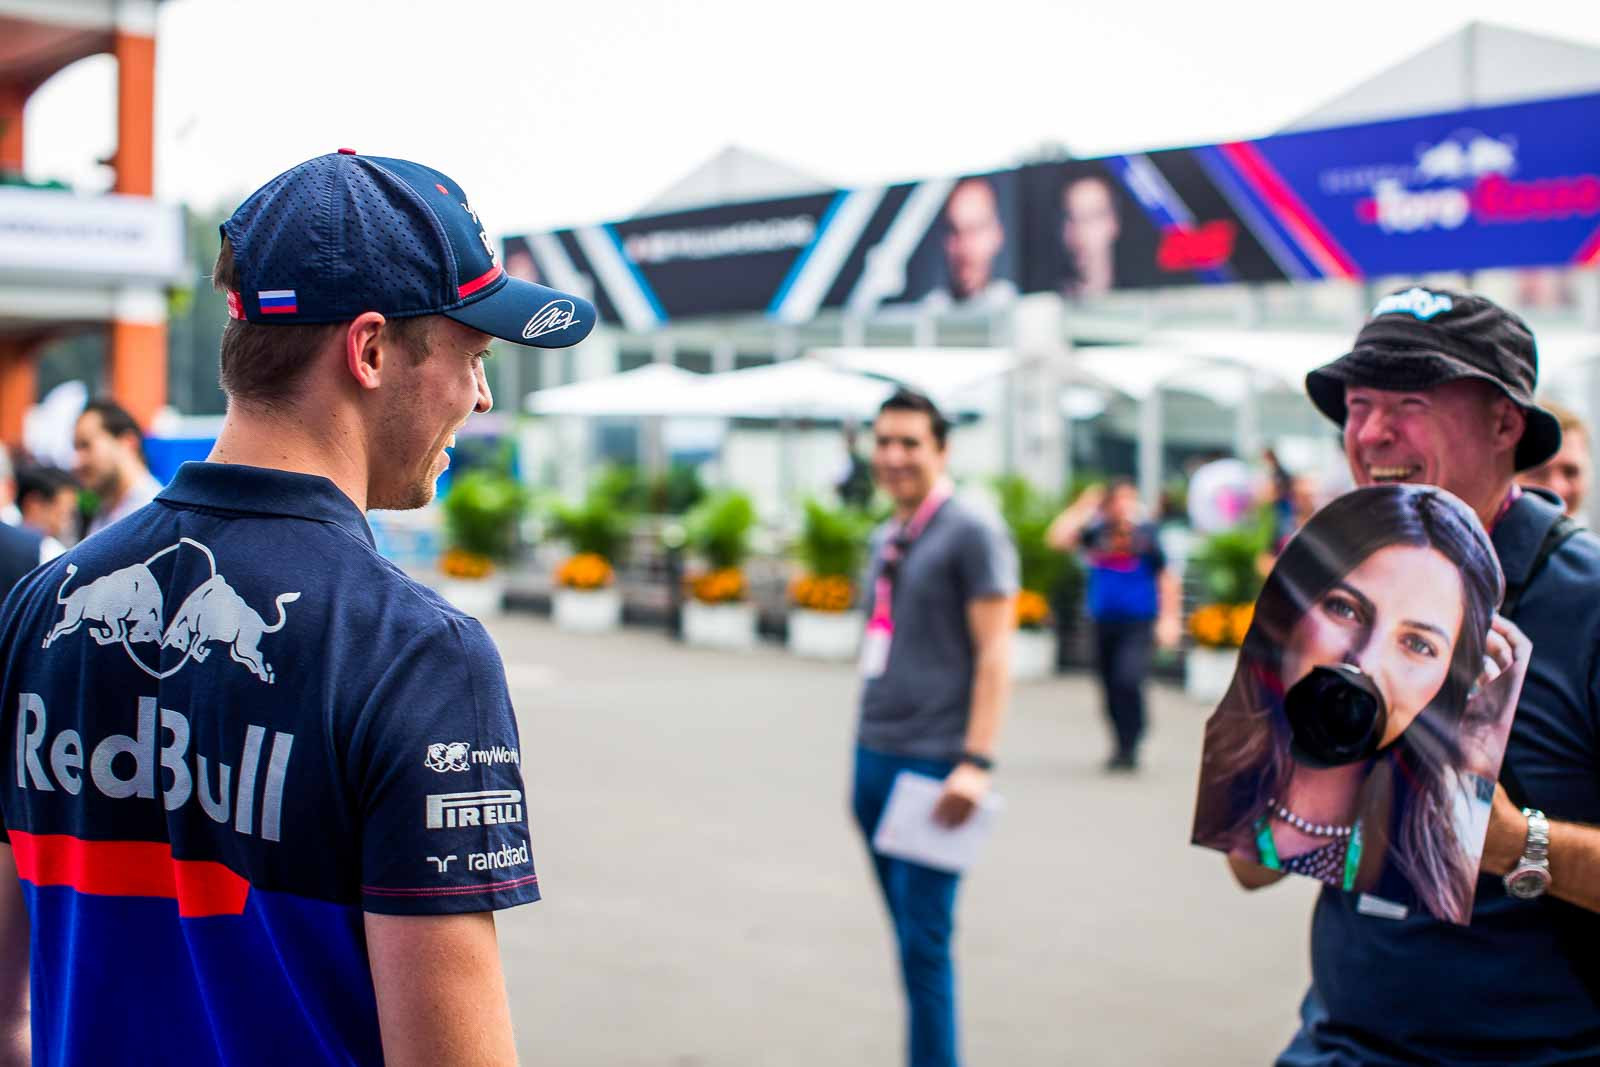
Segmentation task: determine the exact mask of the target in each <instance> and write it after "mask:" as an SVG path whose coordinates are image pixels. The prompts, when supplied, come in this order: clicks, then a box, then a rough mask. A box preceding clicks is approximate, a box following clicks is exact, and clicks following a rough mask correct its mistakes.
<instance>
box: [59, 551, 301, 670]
mask: <svg viewBox="0 0 1600 1067" xmlns="http://www.w3.org/2000/svg"><path fill="white" fill-rule="evenodd" d="M185 548H188V549H193V550H194V551H197V552H198V553H199V554H200V556H201V557H202V558H203V559H204V562H205V568H206V570H207V571H208V572H209V573H208V575H207V576H206V577H205V579H204V580H203V581H201V582H200V584H199V585H198V586H196V587H195V588H194V589H192V590H191V591H190V592H189V593H188V595H187V596H186V597H185V598H184V599H183V602H182V606H181V607H180V608H179V609H178V612H177V614H176V615H175V616H174V617H173V618H172V620H171V622H170V623H169V622H168V621H167V619H166V614H165V609H166V593H165V592H164V591H163V590H162V588H161V584H160V583H159V582H158V581H157V580H156V576H155V573H154V572H153V571H152V570H151V569H150V568H151V565H152V564H154V563H155V562H156V561H158V560H160V559H162V558H163V557H166V556H169V555H171V556H174V560H175V561H176V559H177V558H178V557H177V556H176V554H177V553H179V552H180V551H181V550H183V549H185ZM175 572H176V568H174V573H175ZM77 574H78V566H77V564H75V563H69V564H68V565H67V576H66V577H65V578H64V579H62V582H61V587H60V588H59V589H57V590H56V603H57V604H59V605H60V606H61V608H62V609H63V610H62V616H61V621H60V622H58V623H56V624H55V626H54V627H52V628H51V630H50V632H49V633H48V634H46V635H45V638H44V645H43V647H45V648H49V647H50V646H51V645H53V644H55V643H56V642H57V641H59V640H60V639H61V638H63V637H67V636H69V635H71V634H74V633H77V632H78V630H80V629H82V628H83V627H85V626H87V627H88V633H89V636H90V637H92V638H93V639H94V641H95V643H96V644H100V645H113V644H120V645H121V646H122V648H123V650H124V651H125V652H127V654H128V658H129V659H131V660H133V662H134V664H135V665H136V666H137V667H138V668H139V669H140V670H142V671H144V672H145V673H146V674H148V675H150V677H152V678H170V677H172V676H173V675H174V674H177V673H178V672H179V671H180V670H182V669H183V668H184V667H185V666H187V665H188V664H189V663H191V662H194V663H204V662H205V660H206V658H207V657H208V656H210V655H211V653H212V651H213V649H212V648H211V647H209V646H211V645H218V644H220V645H225V646H226V647H227V649H228V658H229V659H231V660H233V662H235V663H239V664H243V665H244V666H245V667H246V668H247V669H248V670H249V671H250V673H251V674H254V675H255V676H256V677H257V678H259V679H261V680H262V681H263V682H266V683H267V684H268V685H272V684H273V682H274V680H275V678H276V674H275V672H274V671H273V669H272V665H271V664H270V663H268V662H267V661H266V659H265V658H263V656H262V654H261V648H260V644H261V638H262V637H264V636H265V635H267V634H275V633H277V632H278V631H279V630H281V629H283V627H284V624H285V623H286V622H287V621H288V618H287V616H286V614H285V612H284V607H285V605H288V604H292V603H294V602H295V601H296V600H299V599H300V594H299V593H284V594H282V595H280V596H279V597H278V598H277V599H276V600H275V601H274V603H275V604H276V605H277V607H278V619H277V621H276V622H274V623H272V624H271V625H268V624H267V621H266V620H265V619H263V618H262V617H261V615H260V614H259V613H258V612H257V611H256V610H255V609H254V608H252V607H251V606H250V605H249V604H247V603H245V601H244V598H243V597H241V596H240V595H239V594H238V593H237V592H235V591H234V588H233V586H231V585H229V584H228V581H227V579H226V578H224V577H223V576H222V575H221V574H219V573H218V572H217V561H216V557H215V556H213V555H212V553H211V550H210V549H209V548H207V547H206V546H205V545H203V544H201V543H200V542H198V541H195V540H193V539H191V538H188V537H184V538H180V539H179V540H178V542H177V543H176V544H173V545H168V546H167V547H166V548H163V549H162V550H161V551H159V552H157V553H156V554H155V555H153V556H151V557H150V558H149V559H147V560H145V561H144V562H143V563H135V564H133V565H131V566H128V567H124V568H122V569H121V570H117V571H112V572H111V573H110V574H106V575H102V576H101V577H99V578H96V579H95V580H94V581H92V582H89V583H87V584H83V585H79V586H77V587H76V588H74V589H73V590H72V591H71V592H70V593H69V592H67V587H68V586H69V585H72V584H73V579H74V578H76V577H77ZM158 643H159V644H158ZM136 644H158V647H159V648H161V649H163V650H164V649H169V648H172V649H177V650H178V652H180V653H181V656H180V657H179V659H178V661H177V662H176V663H173V664H170V665H168V666H165V667H163V666H162V665H161V658H160V654H159V653H158V654H157V661H156V665H155V666H151V665H150V664H149V663H147V662H146V661H145V659H144V657H142V656H140V654H139V653H138V652H136V651H135V650H134V648H133V646H134V645H136Z"/></svg>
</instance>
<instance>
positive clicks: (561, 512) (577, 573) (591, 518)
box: [549, 475, 633, 633]
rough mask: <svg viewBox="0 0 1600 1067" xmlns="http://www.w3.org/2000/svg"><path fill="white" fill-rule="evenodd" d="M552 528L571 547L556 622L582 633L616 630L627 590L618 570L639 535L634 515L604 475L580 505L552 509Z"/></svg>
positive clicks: (561, 574) (560, 576) (555, 600)
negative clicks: (622, 587)
mask: <svg viewBox="0 0 1600 1067" xmlns="http://www.w3.org/2000/svg"><path fill="white" fill-rule="evenodd" d="M549 530H550V533H551V535H552V536H554V537H555V538H557V539H559V540H561V541H564V542H566V544H567V547H568V548H569V549H570V550H571V555H569V556H568V557H567V558H566V559H565V560H564V561H563V562H562V563H561V565H560V566H559V567H557V568H556V573H555V591H554V593H553V595H552V597H551V606H552V614H553V615H554V617H555V621H556V625H557V626H559V627H561V628H562V629H564V630H571V631H574V632H579V633H598V632H603V631H607V630H614V629H616V628H617V627H618V626H620V625H621V624H622V591H621V590H620V589H618V588H617V584H616V568H617V566H618V564H620V563H621V562H622V559H623V556H624V553H625V552H626V551H627V545H628V539H629V537H630V536H632V533H633V514H632V512H631V511H630V510H629V508H628V507H627V504H626V502H625V500H624V499H623V498H622V497H621V496H620V495H619V494H618V493H617V492H616V482H615V480H614V479H611V478H610V477H609V476H607V475H602V476H601V478H600V479H598V480H597V481H596V483H595V484H594V485H593V486H591V487H590V489H589V492H588V494H587V495H585V497H584V499H583V500H582V501H580V502H579V503H576V504H569V503H557V504H555V505H554V506H552V507H551V509H550V523H549Z"/></svg>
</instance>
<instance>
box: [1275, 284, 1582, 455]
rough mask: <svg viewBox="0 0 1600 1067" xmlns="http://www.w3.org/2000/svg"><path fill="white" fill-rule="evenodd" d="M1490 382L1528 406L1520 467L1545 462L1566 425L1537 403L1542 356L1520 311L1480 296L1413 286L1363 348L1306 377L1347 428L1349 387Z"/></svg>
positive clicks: (1383, 312)
mask: <svg viewBox="0 0 1600 1067" xmlns="http://www.w3.org/2000/svg"><path fill="white" fill-rule="evenodd" d="M1464 378H1473V379H1477V380H1479V381H1484V382H1488V383H1489V384H1491V385H1493V386H1494V387H1495V388H1497V389H1499V390H1500V391H1501V392H1502V393H1504V394H1505V395H1506V396H1507V397H1509V398H1510V399H1511V400H1512V401H1513V402H1514V403H1515V404H1516V405H1517V406H1518V407H1520V408H1521V409H1522V412H1523V415H1524V416H1525V417H1526V422H1527V425H1526V427H1525V428H1524V430H1523V432H1522V440H1521V441H1519V442H1518V443H1517V450H1516V456H1515V462H1516V467H1517V470H1519V471H1520V470H1527V469H1528V468H1530V467H1537V466H1538V465H1539V464H1541V463H1543V462H1544V461H1545V460H1547V459H1549V458H1550V457H1551V456H1553V455H1555V453H1556V451H1557V450H1558V449H1560V447H1561V424H1560V423H1559V422H1558V421H1557V420H1556V417H1555V416H1554V415H1552V414H1551V413H1550V412H1548V411H1546V410H1545V409H1544V408H1542V407H1540V406H1539V405H1537V404H1535V403H1534V402H1533V391H1534V386H1535V385H1536V384H1537V383H1538V378H1539V355H1538V350H1537V348H1536V347H1535V345H1534V340H1533V332H1532V331H1531V330H1529V329H1528V324H1527V323H1525V322H1523V321H1522V320H1521V319H1520V318H1518V317H1517V316H1516V315H1513V314H1512V313H1511V312H1509V311H1507V310H1506V309H1505V308H1503V307H1501V306H1500V305H1498V304H1496V303H1495V302H1494V301H1492V300H1489V299H1488V298H1486V297H1482V296H1478V295H1477V294H1476V293H1462V292H1455V291H1453V290H1448V289H1427V288H1423V287H1421V286H1412V287H1411V288H1409V289H1405V290H1402V291H1400V292H1395V293H1391V294H1389V295H1388V296H1386V297H1384V298H1383V299H1382V300H1380V301H1378V304H1377V306H1376V307H1374V308H1373V309H1372V317H1371V318H1369V319H1368V320H1367V324H1366V325H1365V326H1363V327H1362V328H1361V332H1360V333H1359V334H1357V335H1356V343H1355V347H1354V348H1352V349H1351V350H1350V351H1349V352H1347V353H1345V354H1344V355H1343V356H1341V357H1339V358H1338V359H1336V360H1334V361H1333V362H1332V363H1329V364H1328V365H1326V366H1324V367H1318V368H1317V369H1316V370H1314V371H1312V372H1311V373H1310V374H1307V375H1306V393H1307V394H1308V395H1309V396H1310V397H1311V402H1312V403H1313V404H1315V405H1316V407H1317V410H1318V411H1320V412H1322V413H1323V414H1324V415H1326V416H1327V417H1328V418H1329V419H1331V420H1333V421H1334V422H1335V423H1337V424H1338V425H1340V426H1343V425H1344V420H1345V406H1344V391H1345V386H1347V385H1358V386H1365V387H1367V388H1370V389H1385V390H1392V391H1395V392H1418V391H1422V390H1427V389H1432V388H1434V387H1435V386H1439V385H1443V384H1444V383H1445V382H1452V381H1459V380H1461V379H1464Z"/></svg>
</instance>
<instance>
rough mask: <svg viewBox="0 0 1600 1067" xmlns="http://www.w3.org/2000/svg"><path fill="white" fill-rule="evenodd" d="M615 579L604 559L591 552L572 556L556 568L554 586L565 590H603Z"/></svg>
mask: <svg viewBox="0 0 1600 1067" xmlns="http://www.w3.org/2000/svg"><path fill="white" fill-rule="evenodd" d="M615 577H616V575H615V572H613V571H612V569H611V564H610V563H609V562H607V561H606V558H605V557H604V556H597V555H595V554H594V553H593V552H584V553H580V554H578V555H576V556H573V557H572V558H570V559H568V560H567V561H566V562H565V563H563V564H562V565H561V566H559V567H557V568H556V584H557V585H560V586H563V587H564V588H567V589H603V588H605V587H606V586H608V585H610V584H611V582H612V579H613V578H615Z"/></svg>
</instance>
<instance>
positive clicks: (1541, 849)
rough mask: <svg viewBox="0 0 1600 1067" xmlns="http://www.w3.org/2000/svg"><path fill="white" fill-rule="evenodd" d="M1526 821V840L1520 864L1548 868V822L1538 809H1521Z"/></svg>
mask: <svg viewBox="0 0 1600 1067" xmlns="http://www.w3.org/2000/svg"><path fill="white" fill-rule="evenodd" d="M1522 814H1523V815H1524V816H1526V817H1527V819H1528V838H1527V841H1526V842H1524V844H1523V846H1522V858H1521V860H1520V862H1521V863H1532V864H1537V865H1540V866H1548V865H1549V863H1550V820H1549V819H1548V818H1547V817H1546V816H1545V813H1544V812H1542V811H1540V810H1539V809H1538V808H1523V809H1522Z"/></svg>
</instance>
